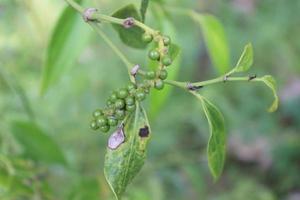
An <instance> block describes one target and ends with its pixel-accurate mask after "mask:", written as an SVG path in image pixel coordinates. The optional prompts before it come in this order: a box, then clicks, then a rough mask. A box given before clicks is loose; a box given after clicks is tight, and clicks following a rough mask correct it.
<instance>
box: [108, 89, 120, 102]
mask: <svg viewBox="0 0 300 200" xmlns="http://www.w3.org/2000/svg"><path fill="white" fill-rule="evenodd" d="M117 99H118V96H117V93H116V92H113V93H112V94H111V95H110V98H109V100H110V101H111V102H113V103H115V102H116V100H117Z"/></svg>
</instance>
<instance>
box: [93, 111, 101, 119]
mask: <svg viewBox="0 0 300 200" xmlns="http://www.w3.org/2000/svg"><path fill="white" fill-rule="evenodd" d="M102 115H103V111H102V110H100V109H97V110H95V111H94V112H93V116H94V117H95V118H97V117H99V116H102Z"/></svg>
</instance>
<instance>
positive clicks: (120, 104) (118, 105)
mask: <svg viewBox="0 0 300 200" xmlns="http://www.w3.org/2000/svg"><path fill="white" fill-rule="evenodd" d="M124 106H125V102H124V100H123V99H117V101H116V103H115V107H116V108H117V109H122V108H124Z"/></svg>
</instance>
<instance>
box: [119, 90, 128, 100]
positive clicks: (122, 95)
mask: <svg viewBox="0 0 300 200" xmlns="http://www.w3.org/2000/svg"><path fill="white" fill-rule="evenodd" d="M127 96H128V90H127V89H126V88H122V89H120V90H119V91H118V98H120V99H125V98H126V97H127Z"/></svg>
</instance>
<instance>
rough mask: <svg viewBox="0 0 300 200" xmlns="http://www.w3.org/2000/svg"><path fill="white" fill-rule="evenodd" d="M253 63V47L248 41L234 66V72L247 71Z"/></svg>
mask: <svg viewBox="0 0 300 200" xmlns="http://www.w3.org/2000/svg"><path fill="white" fill-rule="evenodd" d="M252 64H253V48H252V44H251V43H249V44H247V45H246V46H245V48H244V51H243V53H242V55H241V57H240V59H239V61H238V63H237V64H236V66H235V68H234V72H244V71H247V70H248V69H249V68H250V67H251V65H252Z"/></svg>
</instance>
